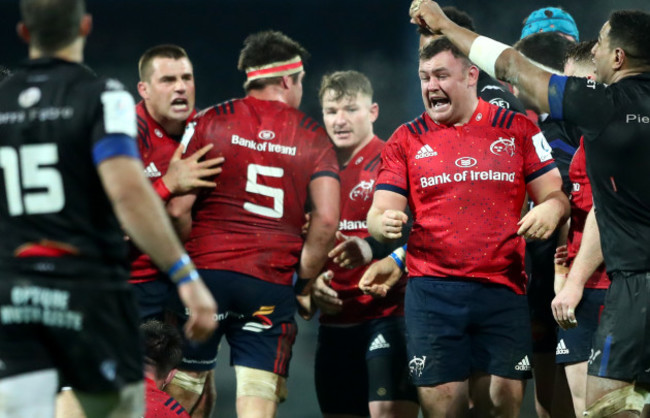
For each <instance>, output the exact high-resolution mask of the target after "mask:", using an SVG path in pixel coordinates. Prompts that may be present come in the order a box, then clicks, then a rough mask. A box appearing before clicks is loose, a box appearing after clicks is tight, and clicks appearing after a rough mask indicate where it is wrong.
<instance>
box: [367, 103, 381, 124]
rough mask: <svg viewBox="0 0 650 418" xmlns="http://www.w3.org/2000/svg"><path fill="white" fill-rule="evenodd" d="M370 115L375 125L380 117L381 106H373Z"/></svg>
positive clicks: (375, 104)
mask: <svg viewBox="0 0 650 418" xmlns="http://www.w3.org/2000/svg"><path fill="white" fill-rule="evenodd" d="M369 113H370V122H373V123H374V122H375V121H376V120H377V118H378V117H379V105H378V104H377V103H373V104H371V105H370V112H369Z"/></svg>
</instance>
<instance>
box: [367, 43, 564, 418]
mask: <svg viewBox="0 0 650 418" xmlns="http://www.w3.org/2000/svg"><path fill="white" fill-rule="evenodd" d="M419 74H420V80H421V89H422V96H423V101H424V104H425V110H426V111H425V112H424V113H423V114H422V116H420V117H418V118H416V119H415V120H414V121H412V122H409V123H406V124H404V125H402V126H401V127H400V128H398V130H397V131H396V132H395V133H394V134H393V136H392V137H391V139H390V140H389V141H388V143H387V144H386V147H385V148H384V151H383V152H382V164H383V165H382V168H381V171H380V173H379V176H378V179H377V188H376V191H375V195H374V199H373V204H372V207H371V209H370V211H369V213H368V230H369V231H370V233H371V234H372V235H373V236H374V237H375V238H377V239H379V240H383V241H391V240H395V239H397V238H399V237H400V236H401V227H402V225H403V223H404V222H406V220H407V219H406V215H405V214H404V212H403V211H404V209H405V208H406V206H407V204H408V206H409V207H410V209H411V212H412V213H413V218H414V225H413V229H412V230H411V235H410V237H409V242H408V249H407V254H408V256H407V258H406V264H407V268H408V271H409V281H408V284H407V290H406V298H405V315H406V324H407V333H408V336H407V351H408V358H409V369H410V372H411V377H412V379H413V381H414V383H415V384H416V386H417V387H418V395H419V398H420V404H421V406H422V408H423V410H424V411H426V412H425V415H428V416H438V415H444V414H448V415H449V416H458V415H462V414H463V413H465V412H464V411H465V410H466V409H467V408H468V405H469V402H468V398H471V403H472V405H473V407H474V409H475V410H477V411H481V412H483V411H493V413H495V414H496V415H499V416H511V417H515V416H518V414H519V408H520V406H521V401H522V398H523V393H524V379H526V378H528V377H529V376H530V355H531V348H532V347H531V331H530V321H529V314H528V302H527V299H526V295H525V288H526V275H525V273H524V247H525V242H524V239H523V236H525V237H530V238H538V239H545V238H548V236H550V235H551V234H552V233H553V231H554V230H555V229H556V227H557V225H558V224H559V223H560V222H563V221H564V220H566V218H567V217H568V214H569V202H568V200H567V198H566V196H565V195H564V194H563V193H562V191H561V183H562V180H561V177H560V174H559V172H558V170H557V168H555V163H554V161H553V159H552V157H551V155H550V148H549V146H548V144H547V143H546V139H545V138H544V136H543V134H542V133H541V132H540V130H539V128H537V126H536V125H535V124H534V123H532V122H531V121H530V120H528V119H527V118H526V117H525V116H524V115H522V114H518V113H515V112H512V111H509V110H505V109H503V108H500V107H498V106H495V105H491V104H489V103H487V102H485V101H483V100H481V99H478V98H477V96H476V82H477V78H478V69H477V68H476V67H475V66H474V65H473V64H472V63H471V62H470V61H469V59H468V58H467V57H466V56H464V55H463V54H461V53H460V52H459V50H458V49H457V48H456V47H455V46H453V45H452V44H451V42H450V41H449V40H448V39H446V38H444V37H443V38H439V39H436V40H433V41H431V42H430V43H428V44H427V45H426V46H425V47H424V48H423V49H422V50H421V52H420V67H419ZM526 192H528V194H529V196H530V197H531V198H532V199H533V200H534V201H535V202H536V203H537V205H536V207H535V208H534V209H532V210H531V211H530V212H529V213H528V214H527V215H526V216H524V217H523V218H521V219H520V213H521V208H522V205H523V203H524V196H525V194H526ZM373 284H375V283H374V282H372V281H371V282H370V283H368V282H367V281H364V279H363V278H362V282H361V284H360V285H361V286H362V288H363V289H364V290H367V291H371V292H372V291H373ZM465 382H467V383H468V384H469V390H467V387H468V386H467V385H466V384H465Z"/></svg>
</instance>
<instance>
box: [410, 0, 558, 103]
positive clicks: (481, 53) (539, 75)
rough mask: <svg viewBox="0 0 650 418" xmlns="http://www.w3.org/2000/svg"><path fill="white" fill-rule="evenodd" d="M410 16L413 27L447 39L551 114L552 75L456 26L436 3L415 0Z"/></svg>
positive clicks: (484, 38)
mask: <svg viewBox="0 0 650 418" xmlns="http://www.w3.org/2000/svg"><path fill="white" fill-rule="evenodd" d="M409 14H410V16H411V22H412V23H415V24H417V25H421V26H425V27H427V28H428V29H429V30H430V31H431V32H433V33H440V34H443V35H445V36H447V37H448V38H449V39H450V40H451V41H452V42H453V43H454V44H455V45H456V46H457V47H458V48H459V49H460V50H461V51H462V52H463V53H464V54H465V55H467V56H469V58H470V59H471V60H472V61H473V62H474V63H475V64H476V65H478V66H479V67H480V68H481V69H482V70H484V71H486V72H488V73H489V74H490V75H493V76H496V77H497V78H498V79H500V80H503V81H506V82H508V83H510V84H512V85H514V86H516V87H517V88H518V89H519V91H520V92H521V93H522V94H524V95H526V96H527V97H528V98H529V99H530V100H531V101H532V103H533V104H534V105H535V106H536V107H537V108H538V109H539V110H540V112H542V113H548V112H549V109H550V108H549V104H548V93H549V92H548V82H549V79H550V78H551V73H550V72H547V71H545V70H542V69H541V68H539V67H538V66H536V65H535V64H533V63H532V62H531V61H529V60H528V59H527V58H526V57H524V56H523V55H521V54H520V53H519V52H518V51H516V50H515V49H513V48H510V47H509V46H507V45H504V44H501V43H499V42H497V41H494V40H492V39H489V38H486V37H480V38H479V35H478V34H476V33H474V32H472V31H470V30H469V29H465V28H462V27H460V26H458V25H456V24H455V23H454V22H452V21H451V20H449V19H448V18H447V17H446V16H445V14H444V13H443V11H442V9H440V6H439V5H438V4H437V3H436V2H433V1H431V0H414V1H413V2H412V3H411V7H410V9H409ZM477 39H478V40H477Z"/></svg>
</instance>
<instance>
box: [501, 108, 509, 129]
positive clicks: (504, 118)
mask: <svg viewBox="0 0 650 418" xmlns="http://www.w3.org/2000/svg"><path fill="white" fill-rule="evenodd" d="M510 113H511V112H510V111H509V110H505V111H504V112H503V116H501V120H500V121H499V128H503V125H505V123H506V118H507V117H508V114H510Z"/></svg>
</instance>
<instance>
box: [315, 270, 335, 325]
mask: <svg viewBox="0 0 650 418" xmlns="http://www.w3.org/2000/svg"><path fill="white" fill-rule="evenodd" d="M333 278H334V273H332V271H331V270H328V271H326V272H324V273H321V274H320V275H319V276H318V277H317V278H316V280H315V281H314V285H313V286H312V288H311V297H312V300H313V301H314V303H315V304H316V306H317V307H318V308H320V310H321V311H323V313H325V314H327V315H335V314H337V313H339V312H341V310H342V309H343V301H342V300H341V299H339V297H338V293H337V292H336V291H335V290H334V289H332V279H333Z"/></svg>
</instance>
